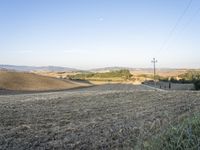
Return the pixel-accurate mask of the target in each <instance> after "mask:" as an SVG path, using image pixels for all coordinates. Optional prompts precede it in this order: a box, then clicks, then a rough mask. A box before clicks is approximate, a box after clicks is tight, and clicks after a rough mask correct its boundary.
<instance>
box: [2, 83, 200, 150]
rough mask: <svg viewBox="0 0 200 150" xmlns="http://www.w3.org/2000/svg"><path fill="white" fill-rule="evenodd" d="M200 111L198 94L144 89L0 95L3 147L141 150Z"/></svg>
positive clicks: (118, 87) (112, 86) (113, 86)
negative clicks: (166, 129)
mask: <svg viewBox="0 0 200 150" xmlns="http://www.w3.org/2000/svg"><path fill="white" fill-rule="evenodd" d="M199 110H200V93H199V92H192V91H164V90H163V91H155V90H154V89H152V88H149V87H147V86H144V85H129V84H126V85H124V84H107V85H100V86H95V87H90V88H85V89H76V90H70V91H62V92H48V93H37V94H20V95H4V96H3V95H2V96H0V114H1V115H0V149H18V150H22V149H23V150H25V149H87V150H88V149H143V148H145V146H146V145H148V139H150V138H151V137H153V136H154V135H156V134H157V133H158V132H160V131H162V130H164V129H165V128H166V127H168V126H169V125H170V124H174V123H176V122H179V121H181V120H183V119H184V118H185V117H187V116H190V115H191V114H193V113H195V112H199Z"/></svg>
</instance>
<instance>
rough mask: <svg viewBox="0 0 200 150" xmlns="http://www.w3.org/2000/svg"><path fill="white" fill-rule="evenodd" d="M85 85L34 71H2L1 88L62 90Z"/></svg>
mask: <svg viewBox="0 0 200 150" xmlns="http://www.w3.org/2000/svg"><path fill="white" fill-rule="evenodd" d="M80 86H84V84H79V83H76V82H70V81H67V80H66V81H62V80H59V79H56V78H50V77H44V76H40V75H36V74H33V73H24V72H10V71H9V72H8V71H0V89H7V90H19V91H45V90H61V89H70V88H76V87H80Z"/></svg>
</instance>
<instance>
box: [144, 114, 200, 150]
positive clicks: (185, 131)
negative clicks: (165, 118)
mask: <svg viewBox="0 0 200 150" xmlns="http://www.w3.org/2000/svg"><path fill="white" fill-rule="evenodd" d="M145 149H148V150H188V149H190V150H196V149H200V116H199V115H198V116H195V117H193V118H191V119H187V120H185V121H184V122H182V123H180V124H179V125H177V126H174V127H171V128H169V129H168V130H166V131H165V132H163V133H162V134H161V135H159V136H158V137H156V138H155V139H153V140H152V141H151V142H150V143H149V146H148V147H146V148H145Z"/></svg>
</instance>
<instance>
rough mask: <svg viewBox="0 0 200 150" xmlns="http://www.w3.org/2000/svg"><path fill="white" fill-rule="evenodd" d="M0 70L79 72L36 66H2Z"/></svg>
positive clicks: (70, 69)
mask: <svg viewBox="0 0 200 150" xmlns="http://www.w3.org/2000/svg"><path fill="white" fill-rule="evenodd" d="M0 69H6V70H15V71H25V72H30V71H55V72H57V71H58V72H59V71H66V72H72V71H77V69H74V68H68V67H60V66H41V67H35V66H16V65H0Z"/></svg>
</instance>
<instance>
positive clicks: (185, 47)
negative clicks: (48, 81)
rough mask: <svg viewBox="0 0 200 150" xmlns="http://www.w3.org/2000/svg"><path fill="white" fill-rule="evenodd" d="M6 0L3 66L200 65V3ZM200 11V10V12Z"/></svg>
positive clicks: (0, 25) (0, 15)
mask: <svg viewBox="0 0 200 150" xmlns="http://www.w3.org/2000/svg"><path fill="white" fill-rule="evenodd" d="M189 1H190V0H1V1H0V64H13V65H34V66H44V65H54V66H66V67H75V68H80V69H89V68H97V67H108V66H126V67H151V65H152V64H151V63H150V62H151V59H152V58H153V57H156V58H157V59H158V62H159V63H158V67H171V68H174V67H179V68H184V67H190V68H200V1H199V0H193V1H192V4H191V7H190V8H189V9H188V11H187V12H186V14H185V15H184V17H183V18H182V20H181V22H179V24H178V26H177V28H176V30H175V32H174V33H173V35H172V36H171V38H170V40H169V41H168V42H167V44H166V45H165V47H164V48H163V49H162V50H160V47H161V45H162V44H163V42H164V41H165V40H166V39H167V37H168V36H169V34H170V31H171V30H172V28H173V26H174V25H175V24H176V21H177V19H178V18H179V17H180V15H181V14H182V13H183V11H184V9H185V7H186V6H187V5H188V3H189ZM198 10H199V11H198Z"/></svg>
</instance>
